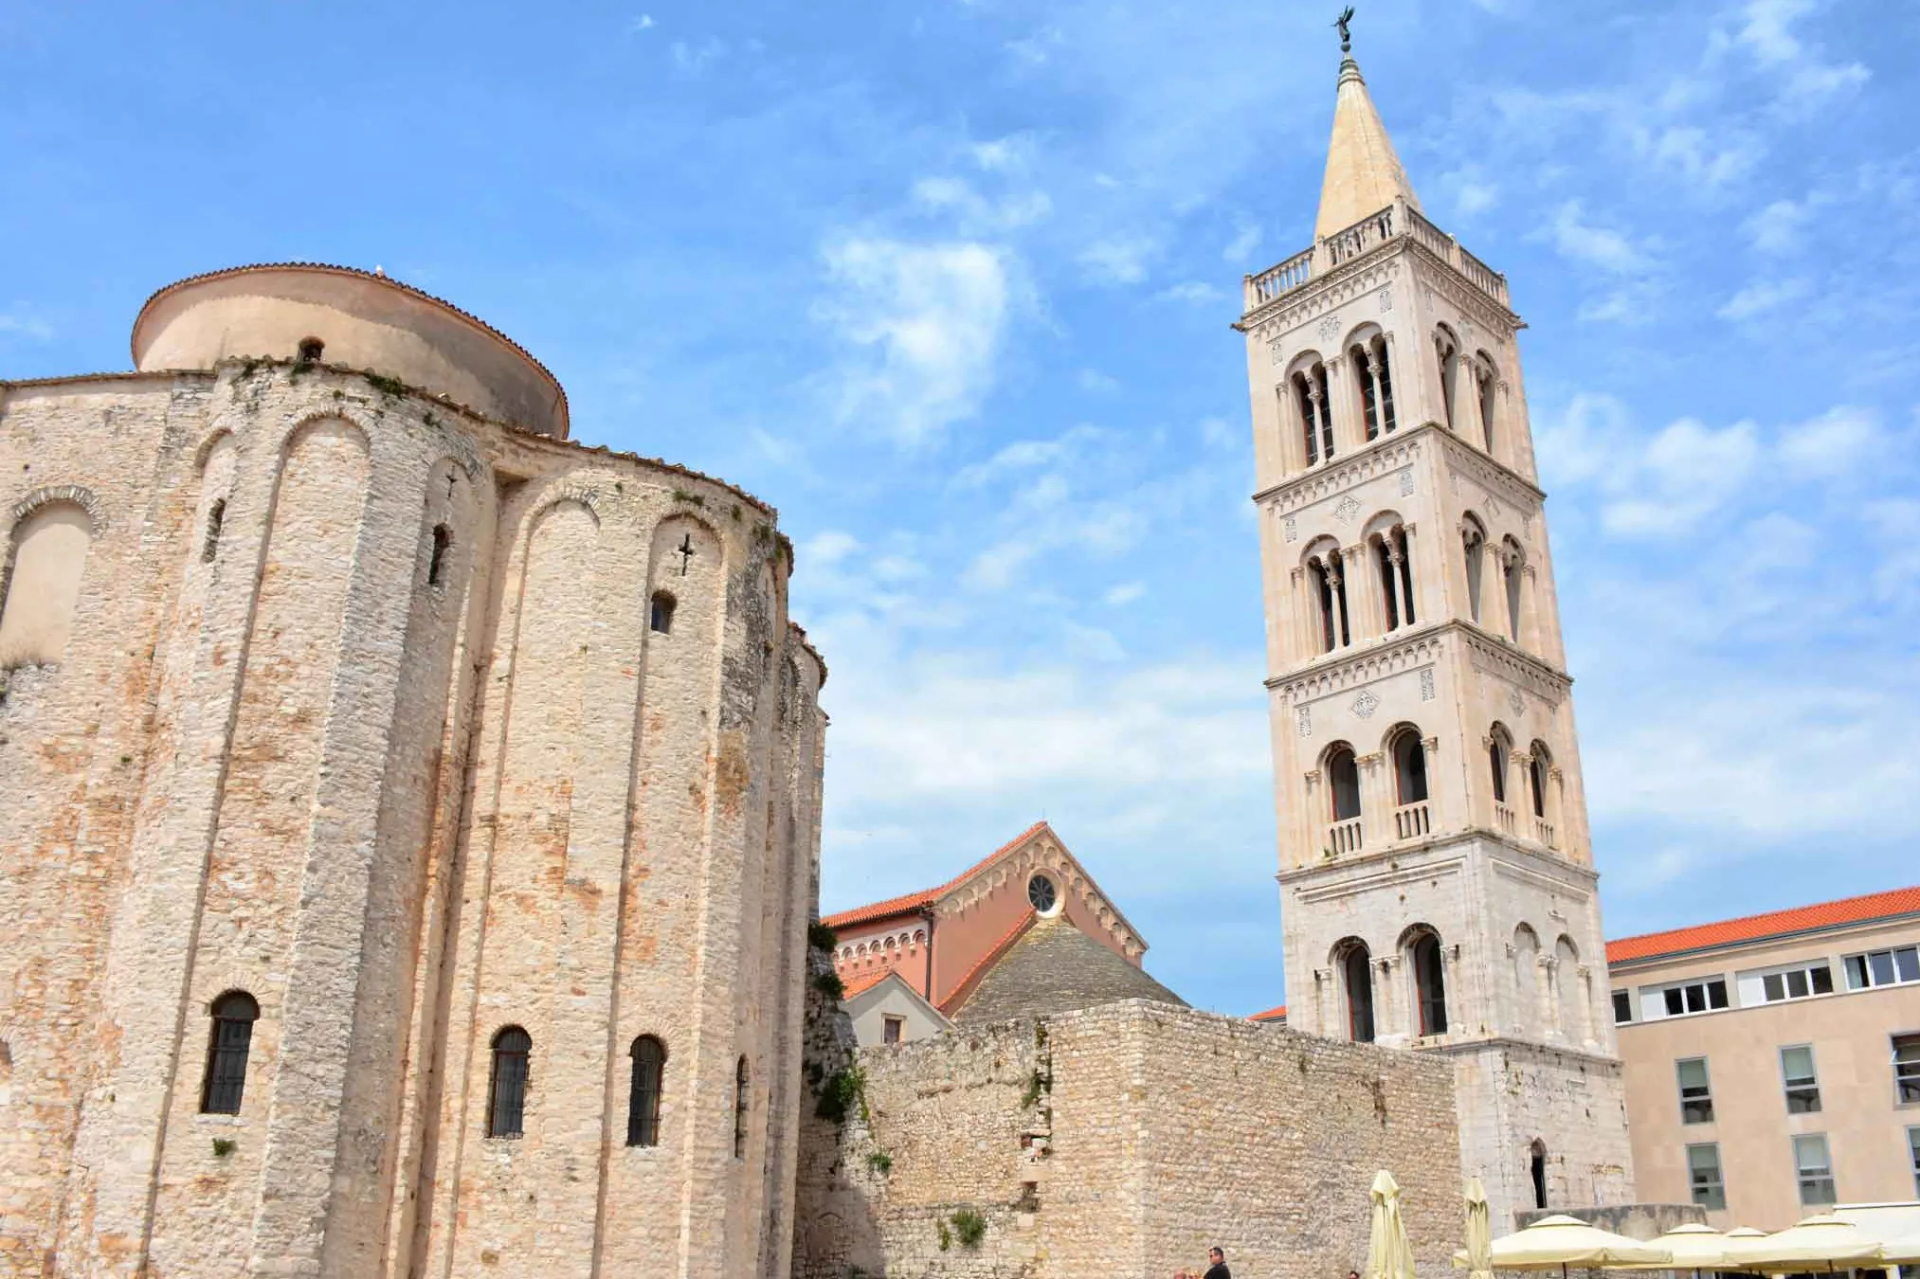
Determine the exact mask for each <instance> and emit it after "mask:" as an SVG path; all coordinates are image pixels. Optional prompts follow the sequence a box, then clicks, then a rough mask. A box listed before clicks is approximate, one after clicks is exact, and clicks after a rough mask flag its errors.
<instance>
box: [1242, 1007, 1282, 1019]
mask: <svg viewBox="0 0 1920 1279" xmlns="http://www.w3.org/2000/svg"><path fill="white" fill-rule="evenodd" d="M1286 1019H1287V1006H1286V1005H1285V1004H1281V1005H1280V1006H1279V1007H1278V1008H1269V1009H1267V1011H1265V1012H1263V1013H1254V1014H1253V1015H1252V1016H1251V1017H1248V1018H1247V1020H1248V1021H1285V1020H1286Z"/></svg>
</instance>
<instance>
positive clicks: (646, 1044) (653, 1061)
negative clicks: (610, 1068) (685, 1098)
mask: <svg viewBox="0 0 1920 1279" xmlns="http://www.w3.org/2000/svg"><path fill="white" fill-rule="evenodd" d="M631 1055H632V1057H633V1079H632V1083H631V1086H630V1087H629V1089H628V1096H627V1144H628V1145H629V1146H657V1145H659V1144H660V1092H661V1084H662V1083H663V1082H664V1079H663V1077H664V1075H665V1073H666V1067H667V1046H666V1045H665V1044H663V1043H661V1042H660V1041H659V1040H658V1039H656V1038H654V1037H653V1036H652V1035H642V1036H640V1037H639V1038H638V1039H636V1040H634V1041H633V1048H632V1051H631Z"/></svg>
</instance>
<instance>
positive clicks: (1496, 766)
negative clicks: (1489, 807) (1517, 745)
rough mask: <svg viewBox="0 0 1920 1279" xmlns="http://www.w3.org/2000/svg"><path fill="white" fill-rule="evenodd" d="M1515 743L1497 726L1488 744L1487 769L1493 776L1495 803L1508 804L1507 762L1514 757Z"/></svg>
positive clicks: (1505, 731)
mask: <svg viewBox="0 0 1920 1279" xmlns="http://www.w3.org/2000/svg"><path fill="white" fill-rule="evenodd" d="M1512 754H1513V743H1512V742H1510V741H1508V740H1507V730H1506V729H1504V728H1502V727H1500V725H1498V724H1495V725H1494V726H1493V735H1492V736H1491V738H1489V740H1488V742H1487V767H1488V769H1489V770H1491V772H1492V774H1493V802H1494V803H1496V804H1504V803H1506V802H1507V761H1508V759H1510V758H1511V757H1512Z"/></svg>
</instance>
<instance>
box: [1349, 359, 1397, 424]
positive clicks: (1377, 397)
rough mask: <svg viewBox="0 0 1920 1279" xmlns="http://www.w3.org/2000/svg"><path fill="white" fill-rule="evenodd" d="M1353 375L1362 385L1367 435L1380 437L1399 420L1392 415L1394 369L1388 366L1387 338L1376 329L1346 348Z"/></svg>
mask: <svg viewBox="0 0 1920 1279" xmlns="http://www.w3.org/2000/svg"><path fill="white" fill-rule="evenodd" d="M1347 356H1348V359H1349V360H1350V361H1351V363H1352V364H1353V370H1354V377H1355V378H1356V379H1357V380H1358V382H1359V387H1360V407H1361V412H1362V414H1363V415H1364V416H1365V418H1366V428H1367V438H1368V439H1370V440H1377V439H1379V438H1380V437H1381V436H1382V435H1387V434H1389V433H1391V432H1392V431H1393V429H1394V427H1395V426H1396V425H1397V423H1396V422H1395V420H1394V415H1393V373H1392V370H1391V369H1390V368H1389V367H1388V365H1389V360H1388V348H1387V339H1386V336H1385V335H1384V334H1380V333H1375V334H1374V335H1373V336H1372V337H1369V338H1367V339H1366V340H1365V341H1363V342H1359V343H1356V344H1355V345H1354V346H1352V347H1351V348H1349V349H1348V351H1347Z"/></svg>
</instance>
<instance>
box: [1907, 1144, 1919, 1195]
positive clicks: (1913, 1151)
mask: <svg viewBox="0 0 1920 1279" xmlns="http://www.w3.org/2000/svg"><path fill="white" fill-rule="evenodd" d="M1907 1153H1908V1154H1909V1155H1912V1156H1913V1194H1914V1197H1915V1198H1916V1199H1920V1128H1909V1129H1907Z"/></svg>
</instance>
